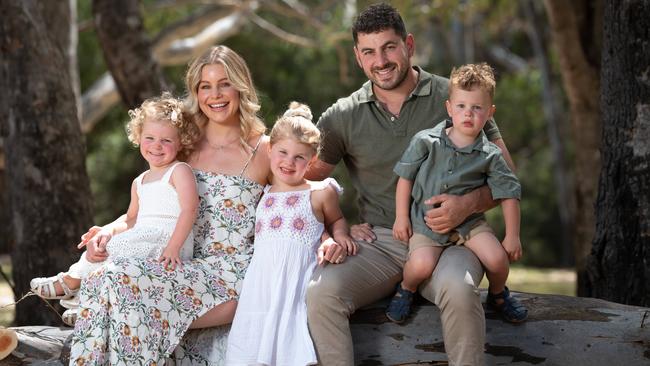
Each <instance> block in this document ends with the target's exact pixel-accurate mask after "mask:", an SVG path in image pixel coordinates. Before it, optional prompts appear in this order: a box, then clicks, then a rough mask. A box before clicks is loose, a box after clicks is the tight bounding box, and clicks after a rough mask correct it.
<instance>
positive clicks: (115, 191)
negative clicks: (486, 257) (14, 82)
mask: <svg viewBox="0 0 650 366" xmlns="http://www.w3.org/2000/svg"><path fill="white" fill-rule="evenodd" d="M89 3H90V1H89V0H79V2H78V4H79V5H78V6H79V19H80V21H82V22H83V21H84V20H86V19H90V17H91V15H90V5H89ZM303 3H304V4H307V5H308V6H310V5H311V9H317V11H316V10H315V11H314V13H313V14H311V15H312V16H314V17H315V18H316V19H318V21H319V22H320V23H321V25H320V28H319V27H315V26H313V24H311V25H310V24H307V23H303V22H302V20H299V19H296V18H294V17H289V16H282V15H278V13H277V12H273V11H271V10H269V9H266V8H264V7H263V8H262V9H261V10H260V11H259V12H258V15H260V16H261V17H263V18H264V19H266V20H267V21H269V22H272V23H273V24H275V25H277V26H279V27H280V28H282V29H285V30H288V31H290V32H294V33H295V34H299V35H302V36H304V37H308V38H311V39H313V40H315V41H316V46H315V47H302V46H297V45H294V44H289V43H287V42H285V41H283V40H280V39H279V38H277V37H275V36H273V35H271V34H269V33H268V32H266V31H265V30H262V29H260V28H259V27H257V26H256V25H253V24H252V23H251V24H248V25H246V26H245V27H244V28H243V30H242V31H241V32H239V34H237V35H236V36H233V37H231V38H229V39H227V40H225V41H224V42H223V43H224V44H226V45H228V46H229V47H231V48H233V49H234V50H236V51H237V52H238V53H240V54H241V55H242V56H243V57H244V59H245V60H246V61H247V63H248V65H249V67H250V69H251V71H252V73H253V79H254V81H255V84H256V87H257V89H258V91H259V95H260V99H261V101H262V110H261V116H262V117H263V119H264V120H265V121H266V124H267V126H268V127H271V126H272V124H273V122H274V121H275V119H276V118H277V116H279V115H281V114H282V112H283V111H284V110H285V108H286V106H287V105H288V103H289V102H290V101H292V100H297V101H301V102H305V103H307V104H309V105H310V106H311V108H312V112H313V114H314V116H316V118H317V116H319V115H320V114H321V113H322V112H323V111H324V110H325V109H326V108H327V107H328V106H329V105H331V104H332V103H333V102H335V101H336V99H337V98H340V97H343V96H347V95H348V94H350V92H352V91H354V90H356V89H357V88H358V87H359V86H360V85H361V84H362V83H363V82H364V81H365V80H366V79H365V76H364V75H363V73H362V72H361V70H360V69H359V68H358V67H357V65H356V61H355V59H354V55H353V53H352V46H353V45H352V40H351V38H352V37H351V35H350V32H349V26H350V20H351V19H350V16H349V10H346V9H345V8H344V6H343V4H342V3H340V2H320V1H304V2H303ZM369 3H371V1H358V2H357V6H358V8H363V7H365V6H366V5H367V4H369ZM392 3H393V5H394V6H396V7H398V8H399V9H400V10H401V11H402V15H403V17H404V19H405V22H406V23H407V26H408V27H409V28H408V30H409V31H411V32H413V33H414V35H415V37H416V45H417V50H416V58H415V59H414V61H415V63H417V64H419V65H420V66H422V67H423V68H424V69H425V70H427V71H430V72H433V73H437V74H440V75H444V76H447V75H448V74H449V72H450V70H451V67H452V66H453V65H455V64H459V63H462V62H468V61H469V62H474V61H484V60H486V61H490V59H489V57H488V56H487V55H488V52H487V50H486V47H488V45H491V44H499V45H501V46H502V47H504V48H506V49H509V50H510V51H511V52H512V53H513V54H516V55H518V56H519V57H521V58H522V59H525V60H527V63H528V68H527V69H526V70H525V71H523V72H513V71H512V70H508V69H506V68H504V67H502V66H500V65H498V64H495V63H493V62H491V63H492V64H493V66H494V67H495V68H496V70H497V78H498V79H497V94H496V98H495V104H496V106H497V113H496V115H495V117H496V119H497V122H498V124H499V127H500V129H501V132H502V135H503V137H504V139H505V141H506V143H507V145H508V147H509V150H510V152H511V153H512V155H513V158H514V160H515V163H516V164H517V175H518V176H519V178H520V180H521V182H522V186H523V200H522V202H521V210H522V233H521V239H522V243H523V245H524V253H525V255H524V259H523V263H524V264H528V265H536V266H553V265H556V264H557V263H558V262H559V260H558V255H559V252H560V245H565V244H562V242H561V239H560V230H559V229H558V228H559V225H560V222H559V219H558V214H557V203H556V199H555V191H554V178H553V173H552V172H553V169H552V167H553V164H554V162H553V157H552V155H551V153H550V149H549V143H548V137H547V133H546V125H545V121H544V116H543V113H542V106H541V100H542V97H541V92H542V91H541V82H540V74H539V71H538V70H536V69H535V66H534V65H533V62H532V61H531V60H530V58H531V57H532V56H531V55H532V50H531V49H530V42H529V41H528V38H527V35H526V34H525V19H523V17H522V16H521V15H520V14H519V11H518V9H517V6H516V3H515V4H513V2H511V1H505V0H499V1H496V0H491V1H487V0H480V1H471V2H470V1H461V2H458V1H451V0H434V1H393V2H392ZM156 4H157V2H155V1H144V6H145V7H146V12H145V27H146V29H147V32H148V33H149V34H150V35H151V37H152V38H153V37H154V36H155V35H156V34H157V33H158V31H160V30H161V29H163V28H164V27H165V26H166V25H169V24H170V23H171V22H173V21H175V20H178V19H180V18H182V17H183V16H184V15H186V14H188V13H189V12H190V11H192V10H193V9H195V8H193V6H191V5H183V6H181V7H174V8H169V7H162V6H156ZM459 4H460V5H459ZM459 22H460V25H462V26H463V27H464V28H463V29H465V30H466V31H470V30H471V31H472V32H473V33H472V34H473V37H474V38H473V41H472V42H473V44H474V45H475V48H474V49H473V55H474V57H475V58H474V59H470V60H466V59H463V58H459V57H460V56H459V55H460V54H459V53H457V52H455V51H456V50H455V48H456V47H464V45H460V44H456V43H455V38H454V37H453V36H454V32H453V30H454V29H458V27H459ZM341 35H344V36H341ZM335 45H339V46H341V49H343V50H345V53H344V54H340V53H337V50H336V49H335V48H334V47H335ZM452 46H453V47H452ZM465 57H467V54H465ZM551 61H552V65H554V67H556V66H555V64H554V62H553V60H551ZM342 62H343V63H345V66H347V69H346V68H342V67H341V63H342ZM79 66H80V70H81V72H80V73H81V83H82V90H83V89H85V88H87V87H88V86H89V85H91V83H92V82H93V81H94V80H95V79H97V78H98V77H99V76H100V75H101V74H102V73H104V71H105V66H104V61H103V59H102V56H101V50H100V48H99V46H98V44H97V40H96V38H95V36H94V33H93V32H92V29H91V28H89V29H87V30H84V31H82V32H80V36H79ZM185 69H186V65H180V66H174V67H168V68H166V69H165V74H166V76H167V78H168V80H169V81H171V82H172V83H173V84H174V85H175V88H176V94H177V95H180V94H181V93H182V92H183V90H184V87H183V83H182V77H183V75H184V73H185ZM345 70H347V72H346V71H345ZM555 72H557V71H555ZM126 119H127V114H126V111H125V110H124V108H121V107H118V108H115V109H114V110H113V111H111V113H109V115H107V116H106V117H105V118H104V120H103V121H102V122H100V123H99V124H98V125H97V127H96V128H95V129H94V130H93V131H92V132H91V133H89V134H88V135H87V145H88V160H87V162H88V163H87V165H88V172H89V175H90V178H91V180H92V190H93V193H94V198H95V212H96V217H95V220H96V222H97V223H98V224H103V223H106V222H107V221H110V220H112V219H113V218H115V217H117V216H118V215H119V214H121V213H123V212H125V210H126V208H127V206H128V202H129V191H130V185H131V181H132V179H133V178H134V177H136V176H137V175H138V174H139V172H140V171H142V170H143V169H144V163H143V161H142V159H141V158H140V155H139V153H138V151H137V149H135V148H133V146H131V144H130V143H129V142H128V141H127V139H126V137H125V133H124V124H125V122H126ZM569 148H570V147H569ZM335 176H336V177H337V179H339V181H341V182H343V184H344V186H345V188H346V193H345V194H344V196H343V199H342V206H343V210H344V212H345V214H346V217H348V218H349V220H350V221H351V222H356V221H357V219H356V207H355V202H354V194H355V193H354V190H353V189H352V187H351V186H350V184H349V179H348V178H347V174H346V172H345V169H344V168H343V167H340V166H339V167H338V168H337V170H336V171H335ZM488 219H489V221H490V222H491V223H492V225H493V227H494V228H495V230H496V231H497V232H498V236H499V237H502V233H503V219H502V216H501V210H500V209H498V208H497V209H494V210H492V211H490V212H489V213H488Z"/></svg>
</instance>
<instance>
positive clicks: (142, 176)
mask: <svg viewBox="0 0 650 366" xmlns="http://www.w3.org/2000/svg"><path fill="white" fill-rule="evenodd" d="M147 173H149V170H145V171H144V172H142V173H140V175H138V176H137V177H136V178H135V185H136V187H137V188H140V186H141V185H142V179H143V178H144V176H145V174H147Z"/></svg>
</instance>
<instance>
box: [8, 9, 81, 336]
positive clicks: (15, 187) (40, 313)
mask: <svg viewBox="0 0 650 366" xmlns="http://www.w3.org/2000/svg"><path fill="white" fill-rule="evenodd" d="M73 3H74V2H73V1H65V2H64V1H38V0H24V1H4V0H3V1H0V13H2V14H3V20H2V22H0V30H1V31H0V34H2V37H0V60H1V63H0V65H1V66H0V115H2V119H1V120H0V121H2V125H3V128H2V131H3V134H4V143H5V153H6V178H7V181H6V188H7V192H8V195H7V197H8V206H9V207H10V209H11V225H10V231H11V236H12V239H13V242H14V248H13V252H12V263H13V277H14V282H15V285H16V290H17V292H16V296H17V297H20V296H21V294H24V293H27V292H28V291H29V280H30V279H31V278H33V277H35V276H42V275H53V274H55V273H56V272H57V270H62V269H64V268H67V267H68V266H69V265H70V263H72V261H73V258H75V259H76V258H78V256H79V252H78V251H77V250H75V249H74V248H75V244H76V243H77V242H78V240H79V235H80V234H81V233H83V232H85V230H86V229H87V228H88V227H89V225H90V224H91V222H92V212H91V194H90V186H89V181H88V176H87V174H86V167H85V157H86V151H85V146H84V143H83V138H82V134H81V130H80V127H79V119H78V118H77V108H76V103H75V95H74V92H73V89H72V82H71V79H70V75H69V60H68V55H67V50H68V47H69V45H68V44H69V42H70V30H69V27H70V24H71V22H74V21H73V20H71V19H70V17H71V5H73ZM58 319H59V318H58V316H57V315H56V314H54V313H53V312H52V311H50V310H49V309H48V308H46V307H45V306H44V304H43V303H42V302H41V301H40V300H38V299H37V298H35V297H30V298H27V299H26V300H25V301H22V302H20V303H19V304H18V305H17V306H16V318H15V322H16V323H17V324H55V323H56V324H58V323H60V322H59V320H58Z"/></svg>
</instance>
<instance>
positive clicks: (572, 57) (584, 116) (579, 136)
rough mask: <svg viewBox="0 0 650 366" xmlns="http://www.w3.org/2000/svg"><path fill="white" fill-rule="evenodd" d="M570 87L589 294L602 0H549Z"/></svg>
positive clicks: (583, 274)
mask: <svg viewBox="0 0 650 366" xmlns="http://www.w3.org/2000/svg"><path fill="white" fill-rule="evenodd" d="M544 4H545V6H546V11H547V12H548V17H549V22H550V23H551V30H552V34H553V40H554V43H555V47H556V50H557V53H558V59H559V62H560V69H561V73H562V79H563V82H564V89H565V90H566V93H567V96H568V98H569V105H570V110H571V125H572V130H573V141H574V144H575V145H574V150H575V182H574V184H575V188H576V191H575V196H576V207H575V210H576V211H575V212H576V216H575V233H574V243H575V258H576V272H577V275H578V281H577V286H578V288H577V293H578V295H579V296H588V295H589V293H590V290H589V288H588V285H589V280H588V279H587V271H586V260H587V257H588V255H589V253H590V251H591V242H592V240H593V237H594V228H595V216H594V209H593V205H594V202H595V200H596V190H597V186H598V178H597V176H596V174H594V172H597V171H600V153H599V148H600V133H601V120H600V118H601V116H600V104H599V100H600V95H599V90H600V78H599V72H600V54H601V51H600V50H601V38H602V26H601V25H602V0H595V1H590V0H576V1H565V0H546V1H545V2H544Z"/></svg>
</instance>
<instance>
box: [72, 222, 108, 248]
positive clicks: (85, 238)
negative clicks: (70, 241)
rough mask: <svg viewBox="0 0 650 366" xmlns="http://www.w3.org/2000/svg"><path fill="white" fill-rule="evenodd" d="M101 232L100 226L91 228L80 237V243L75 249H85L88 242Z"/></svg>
mask: <svg viewBox="0 0 650 366" xmlns="http://www.w3.org/2000/svg"><path fill="white" fill-rule="evenodd" d="M101 230H102V227H101V226H93V227H91V228H90V229H88V231H87V232H86V233H85V234H83V235H82V236H81V241H80V242H79V244H77V248H78V249H81V248H83V247H85V246H86V245H87V244H88V242H89V241H90V240H91V239H93V238H94V237H95V235H96V234H97V233H98V232H100V231H101Z"/></svg>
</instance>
